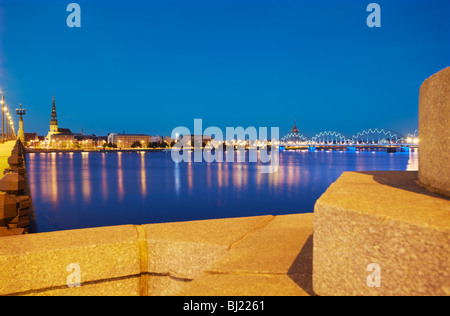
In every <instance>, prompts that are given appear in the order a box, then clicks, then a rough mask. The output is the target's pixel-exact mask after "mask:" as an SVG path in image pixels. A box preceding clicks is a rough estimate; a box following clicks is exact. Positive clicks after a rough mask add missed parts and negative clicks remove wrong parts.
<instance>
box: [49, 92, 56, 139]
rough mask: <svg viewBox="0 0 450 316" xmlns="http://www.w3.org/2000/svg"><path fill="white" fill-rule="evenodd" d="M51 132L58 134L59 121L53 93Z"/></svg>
mask: <svg viewBox="0 0 450 316" xmlns="http://www.w3.org/2000/svg"><path fill="white" fill-rule="evenodd" d="M50 132H58V120H57V119H56V103H55V92H53V101H52V114H51V115H50Z"/></svg>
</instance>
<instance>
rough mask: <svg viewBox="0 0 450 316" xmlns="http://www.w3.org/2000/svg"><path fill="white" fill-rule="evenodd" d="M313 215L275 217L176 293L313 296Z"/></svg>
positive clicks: (235, 245)
mask: <svg viewBox="0 0 450 316" xmlns="http://www.w3.org/2000/svg"><path fill="white" fill-rule="evenodd" d="M312 225H313V214H312V213H307V214H295V215H284V216H276V217H274V218H273V219H272V220H271V221H269V222H266V224H265V225H264V226H260V227H259V228H258V229H255V230H254V231H252V232H251V233H249V234H248V235H247V236H245V238H243V239H241V240H240V241H239V242H238V243H235V244H234V245H233V246H232V247H231V249H230V251H229V252H228V253H227V254H226V255H225V256H222V257H221V258H220V259H218V260H217V261H216V262H215V263H214V264H213V265H212V266H210V267H209V268H207V269H206V270H205V272H204V273H203V274H202V275H201V276H200V277H198V278H196V279H195V280H193V281H192V283H191V284H189V285H188V286H186V287H184V288H183V290H182V291H180V293H179V294H180V295H202V296H203V295H283V296H289V295H313V291H312V257H313V254H312V249H313V237H312V232H313V226H312Z"/></svg>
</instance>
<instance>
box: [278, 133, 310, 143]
mask: <svg viewBox="0 0 450 316" xmlns="http://www.w3.org/2000/svg"><path fill="white" fill-rule="evenodd" d="M307 141H308V139H307V138H306V137H305V136H303V135H300V134H299V133H289V134H287V135H285V136H283V138H281V142H282V143H284V144H299V143H305V142H307Z"/></svg>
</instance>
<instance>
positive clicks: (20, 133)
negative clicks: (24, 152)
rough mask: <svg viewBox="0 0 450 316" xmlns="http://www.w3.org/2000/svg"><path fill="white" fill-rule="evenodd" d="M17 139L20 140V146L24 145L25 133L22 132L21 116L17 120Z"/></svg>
mask: <svg viewBox="0 0 450 316" xmlns="http://www.w3.org/2000/svg"><path fill="white" fill-rule="evenodd" d="M17 137H18V138H19V139H20V141H21V142H22V144H25V132H24V130H23V117H22V115H21V116H20V119H19V133H18V134H17Z"/></svg>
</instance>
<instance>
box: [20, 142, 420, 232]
mask: <svg viewBox="0 0 450 316" xmlns="http://www.w3.org/2000/svg"><path fill="white" fill-rule="evenodd" d="M235 158H236V157H235ZM235 161H237V160H236V159H235ZM27 164H28V175H29V179H30V186H31V191H32V196H33V202H34V207H35V211H36V218H37V224H38V229H39V231H40V232H44V231H54V230H62V229H76V228H85V227H97V226H106V225H122V224H145V223H158V222H169V221H185V220H198V219H209V218H224V217H239V216H254V215H267V214H271V215H280V214H292V213H301V212H312V211H313V209H314V203H315V201H316V200H317V199H318V198H319V197H320V195H321V194H322V193H324V192H325V190H326V188H327V187H328V186H329V185H330V184H331V183H332V182H334V181H335V180H336V179H337V178H338V177H339V176H340V175H341V174H342V172H344V171H367V170H417V167H418V153H417V151H415V152H410V153H395V154H388V153H385V152H382V151H378V152H373V151H364V152H342V151H315V152H308V151H284V152H281V153H280V157H279V164H280V167H279V170H278V172H277V173H273V174H264V173H261V172H260V168H261V165H260V164H258V163H237V162H235V163H227V162H222V163H216V162H213V163H206V162H202V163H196V162H191V163H183V162H182V163H179V164H177V163H174V162H173V161H172V159H171V156H170V153H169V152H152V153H149V152H143V151H142V152H134V153H132V152H122V153H97V152H91V153H87V152H86V153H58V154H56V153H48V154H47V153H39V154H28V159H27Z"/></svg>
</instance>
